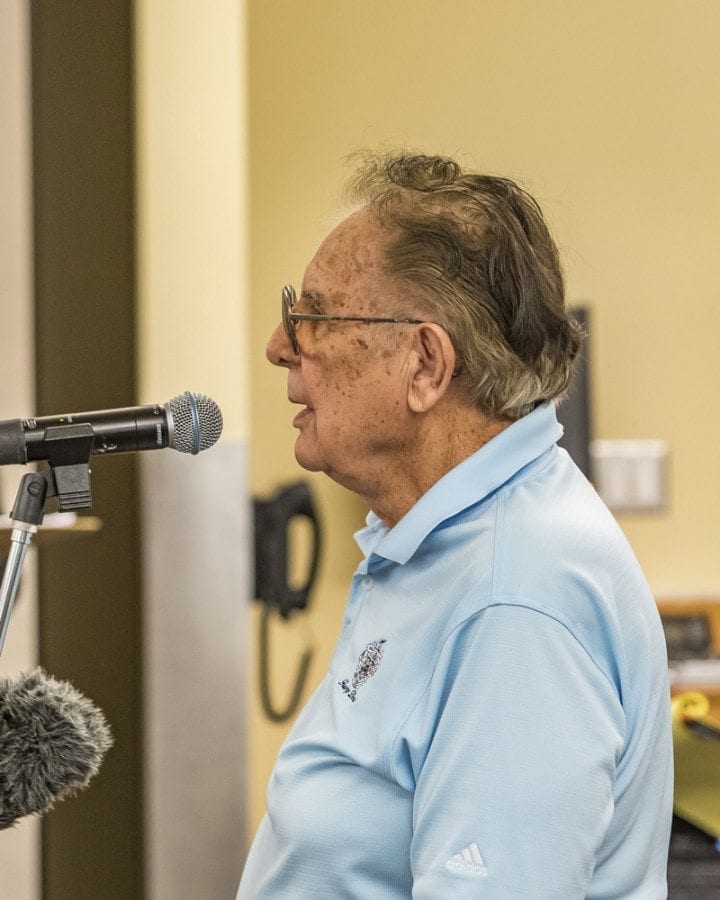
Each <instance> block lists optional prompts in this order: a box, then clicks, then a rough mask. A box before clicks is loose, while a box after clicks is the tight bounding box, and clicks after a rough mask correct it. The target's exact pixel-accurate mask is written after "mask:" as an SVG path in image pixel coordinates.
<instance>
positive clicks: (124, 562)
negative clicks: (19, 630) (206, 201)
mask: <svg viewBox="0 0 720 900" xmlns="http://www.w3.org/2000/svg"><path fill="white" fill-rule="evenodd" d="M31 10H32V87H33V170H34V222H35V225H34V238H35V285H36V335H37V343H36V370H37V371H36V378H37V406H36V412H37V413H38V414H39V415H48V414H58V413H63V412H78V411H83V410H90V409H103V408H113V407H118V406H129V405H132V404H134V403H135V402H136V397H135V393H136V391H135V387H136V378H135V370H136V360H135V353H136V350H135V318H136V314H135V302H136V276H135V201H134V195H135V187H134V97H133V4H132V2H130V0H101V2H98V0H34V2H31ZM92 470H93V472H92V487H93V500H94V503H93V510H92V513H93V515H96V516H98V517H99V518H101V519H102V520H103V522H104V527H103V529H102V531H101V532H100V533H99V534H98V535H96V536H90V537H83V538H77V539H75V540H71V539H70V538H67V539H65V540H63V542H62V543H58V544H56V545H54V546H50V547H45V548H43V549H41V550H40V582H39V599H40V658H41V662H42V665H43V666H44V667H45V668H46V669H47V671H48V672H49V673H50V674H52V675H55V676H56V677H59V678H67V679H68V680H69V681H71V682H72V683H73V684H74V685H75V686H76V687H77V688H78V689H79V690H81V691H82V692H83V693H85V694H86V695H87V696H88V697H90V698H91V699H92V700H93V701H95V702H96V703H97V704H98V705H99V706H100V707H101V708H102V709H103V710H104V711H105V713H106V715H107V718H108V720H109V721H110V724H111V727H112V730H113V734H114V737H115V746H114V748H113V749H112V750H111V751H110V753H109V754H108V756H107V758H106V760H105V763H104V766H103V768H102V770H101V772H100V774H99V775H98V777H97V778H96V779H95V781H94V782H93V783H92V785H91V786H90V788H89V790H88V791H87V792H85V793H84V794H82V795H80V796H78V797H76V798H74V799H72V800H68V801H66V802H64V803H62V804H60V805H59V806H58V807H57V808H56V810H54V811H53V812H52V813H50V814H49V815H47V816H46V817H45V818H44V819H43V886H44V887H43V896H44V897H45V898H46V900H65V898H67V900H84V898H87V900H114V898H118V900H135V898H142V896H143V804H142V785H143V778H142V746H143V734H142V622H141V619H142V610H141V572H140V552H139V551H140V533H139V527H140V525H139V514H138V496H137V493H138V488H137V478H136V459H135V457H134V456H127V457H116V458H109V459H98V458H95V459H94V461H93V465H92Z"/></svg>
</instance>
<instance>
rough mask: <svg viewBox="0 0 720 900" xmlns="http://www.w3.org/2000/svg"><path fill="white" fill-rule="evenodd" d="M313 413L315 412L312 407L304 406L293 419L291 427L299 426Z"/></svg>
mask: <svg viewBox="0 0 720 900" xmlns="http://www.w3.org/2000/svg"><path fill="white" fill-rule="evenodd" d="M313 412H315V410H314V409H313V408H312V406H304V407H303V408H302V409H301V410H300V412H299V413H298V414H297V415H296V416H295V418H294V419H293V425H299V424H300V423H301V422H302V421H303V419H306V418H307V417H308V416H309V415H311V414H312V413H313Z"/></svg>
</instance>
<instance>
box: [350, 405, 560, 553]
mask: <svg viewBox="0 0 720 900" xmlns="http://www.w3.org/2000/svg"><path fill="white" fill-rule="evenodd" d="M562 434H563V428H562V425H560V423H559V422H558V420H557V416H556V414H555V405H554V404H553V403H544V404H542V405H541V406H538V407H536V408H535V409H534V410H533V411H532V412H530V413H528V415H526V416H523V418H522V419H518V420H517V421H516V422H513V423H512V425H510V426H508V427H507V428H506V429H505V430H504V431H501V432H500V434H499V435H497V437H494V438H493V439H492V440H491V441H489V442H488V443H487V444H485V445H484V446H483V447H481V448H480V449H479V450H477V451H476V452H475V453H473V454H472V456H469V457H468V458H467V459H465V460H463V461H462V462H461V463H460V464H459V465H458V466H456V467H455V468H454V469H451V470H450V471H449V472H448V473H447V474H446V475H444V476H443V477H442V478H441V479H440V480H439V481H437V482H436V483H435V484H434V485H433V486H432V487H431V488H430V490H429V491H427V492H426V493H425V494H423V496H422V497H421V498H420V499H419V500H418V501H417V503H416V504H415V505H414V506H413V507H412V508H411V509H410V510H408V512H407V513H406V514H405V515H404V516H403V518H402V519H401V520H400V521H399V522H398V523H397V525H395V526H394V527H393V528H388V527H387V526H386V525H385V524H384V523H383V522H382V521H381V520H380V519H379V518H378V517H377V516H376V515H375V514H374V513H372V512H371V513H370V514H369V515H368V517H367V527H365V528H363V529H362V530H361V531H358V532H357V534H356V535H355V541H356V542H357V544H358V546H359V547H360V549H361V550H362V552H363V554H364V556H365V558H366V563H367V561H368V560H369V558H370V556H372V555H376V556H379V557H382V558H384V559H388V560H392V561H393V562H397V563H400V564H403V563H406V562H407V561H408V560H409V559H410V557H411V556H412V555H413V554H414V553H415V551H416V550H417V549H418V547H419V546H420V544H421V543H422V542H423V540H424V539H425V538H426V537H427V536H428V535H429V534H430V532H431V531H433V530H434V529H435V528H437V526H438V525H440V524H441V523H442V522H445V521H446V520H447V519H450V518H451V517H452V516H455V515H457V514H458V513H461V512H463V510H466V509H468V508H469V507H471V506H474V505H475V504H476V503H479V502H480V501H481V500H484V499H485V498H486V497H487V496H489V495H490V494H491V493H493V491H495V490H497V489H498V488H499V487H501V486H502V485H503V484H505V483H506V482H507V481H509V480H510V479H511V478H512V477H513V476H514V475H515V474H516V473H517V472H519V471H520V470H521V469H523V468H524V467H525V466H527V465H529V464H530V463H532V462H534V461H535V460H536V459H538V457H540V456H542V455H543V454H544V453H545V452H547V451H548V450H549V449H550V448H551V447H552V446H553V445H554V444H555V443H556V442H557V441H558V440H559V439H560V437H562ZM366 563H365V564H366ZM362 567H363V568H364V567H365V565H363V566H362Z"/></svg>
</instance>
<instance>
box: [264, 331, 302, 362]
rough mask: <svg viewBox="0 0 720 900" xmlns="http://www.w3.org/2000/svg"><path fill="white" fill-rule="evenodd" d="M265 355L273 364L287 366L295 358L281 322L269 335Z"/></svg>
mask: <svg viewBox="0 0 720 900" xmlns="http://www.w3.org/2000/svg"><path fill="white" fill-rule="evenodd" d="M265 356H266V357H267V358H268V360H269V361H270V362H271V363H272V364H273V365H274V366H289V365H290V364H291V363H292V362H293V361H294V360H295V359H297V356H296V355H295V353H294V352H293V348H292V345H291V344H290V339H289V338H288V336H287V334H286V333H285V329H284V328H283V326H282V323H280V324H279V325H278V326H277V328H276V329H275V331H273V333H272V334H271V335H270V340H269V341H268V345H267V347H266V348H265Z"/></svg>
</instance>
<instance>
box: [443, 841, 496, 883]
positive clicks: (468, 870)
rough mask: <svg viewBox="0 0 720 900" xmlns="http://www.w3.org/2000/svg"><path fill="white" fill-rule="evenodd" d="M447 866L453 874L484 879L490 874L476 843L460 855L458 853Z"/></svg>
mask: <svg viewBox="0 0 720 900" xmlns="http://www.w3.org/2000/svg"><path fill="white" fill-rule="evenodd" d="M446 865H447V868H448V869H449V870H450V871H451V872H454V873H457V874H461V875H476V876H478V877H480V878H484V877H485V876H486V875H487V873H488V870H487V867H486V866H485V863H484V862H483V858H482V856H481V855H480V850H479V848H478V845H477V844H476V843H474V842H473V843H472V844H470V846H469V847H466V848H465V849H464V850H461V851H460V853H456V854H455V856H453V857H452V859H449V860H448V861H447V863H446Z"/></svg>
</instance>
